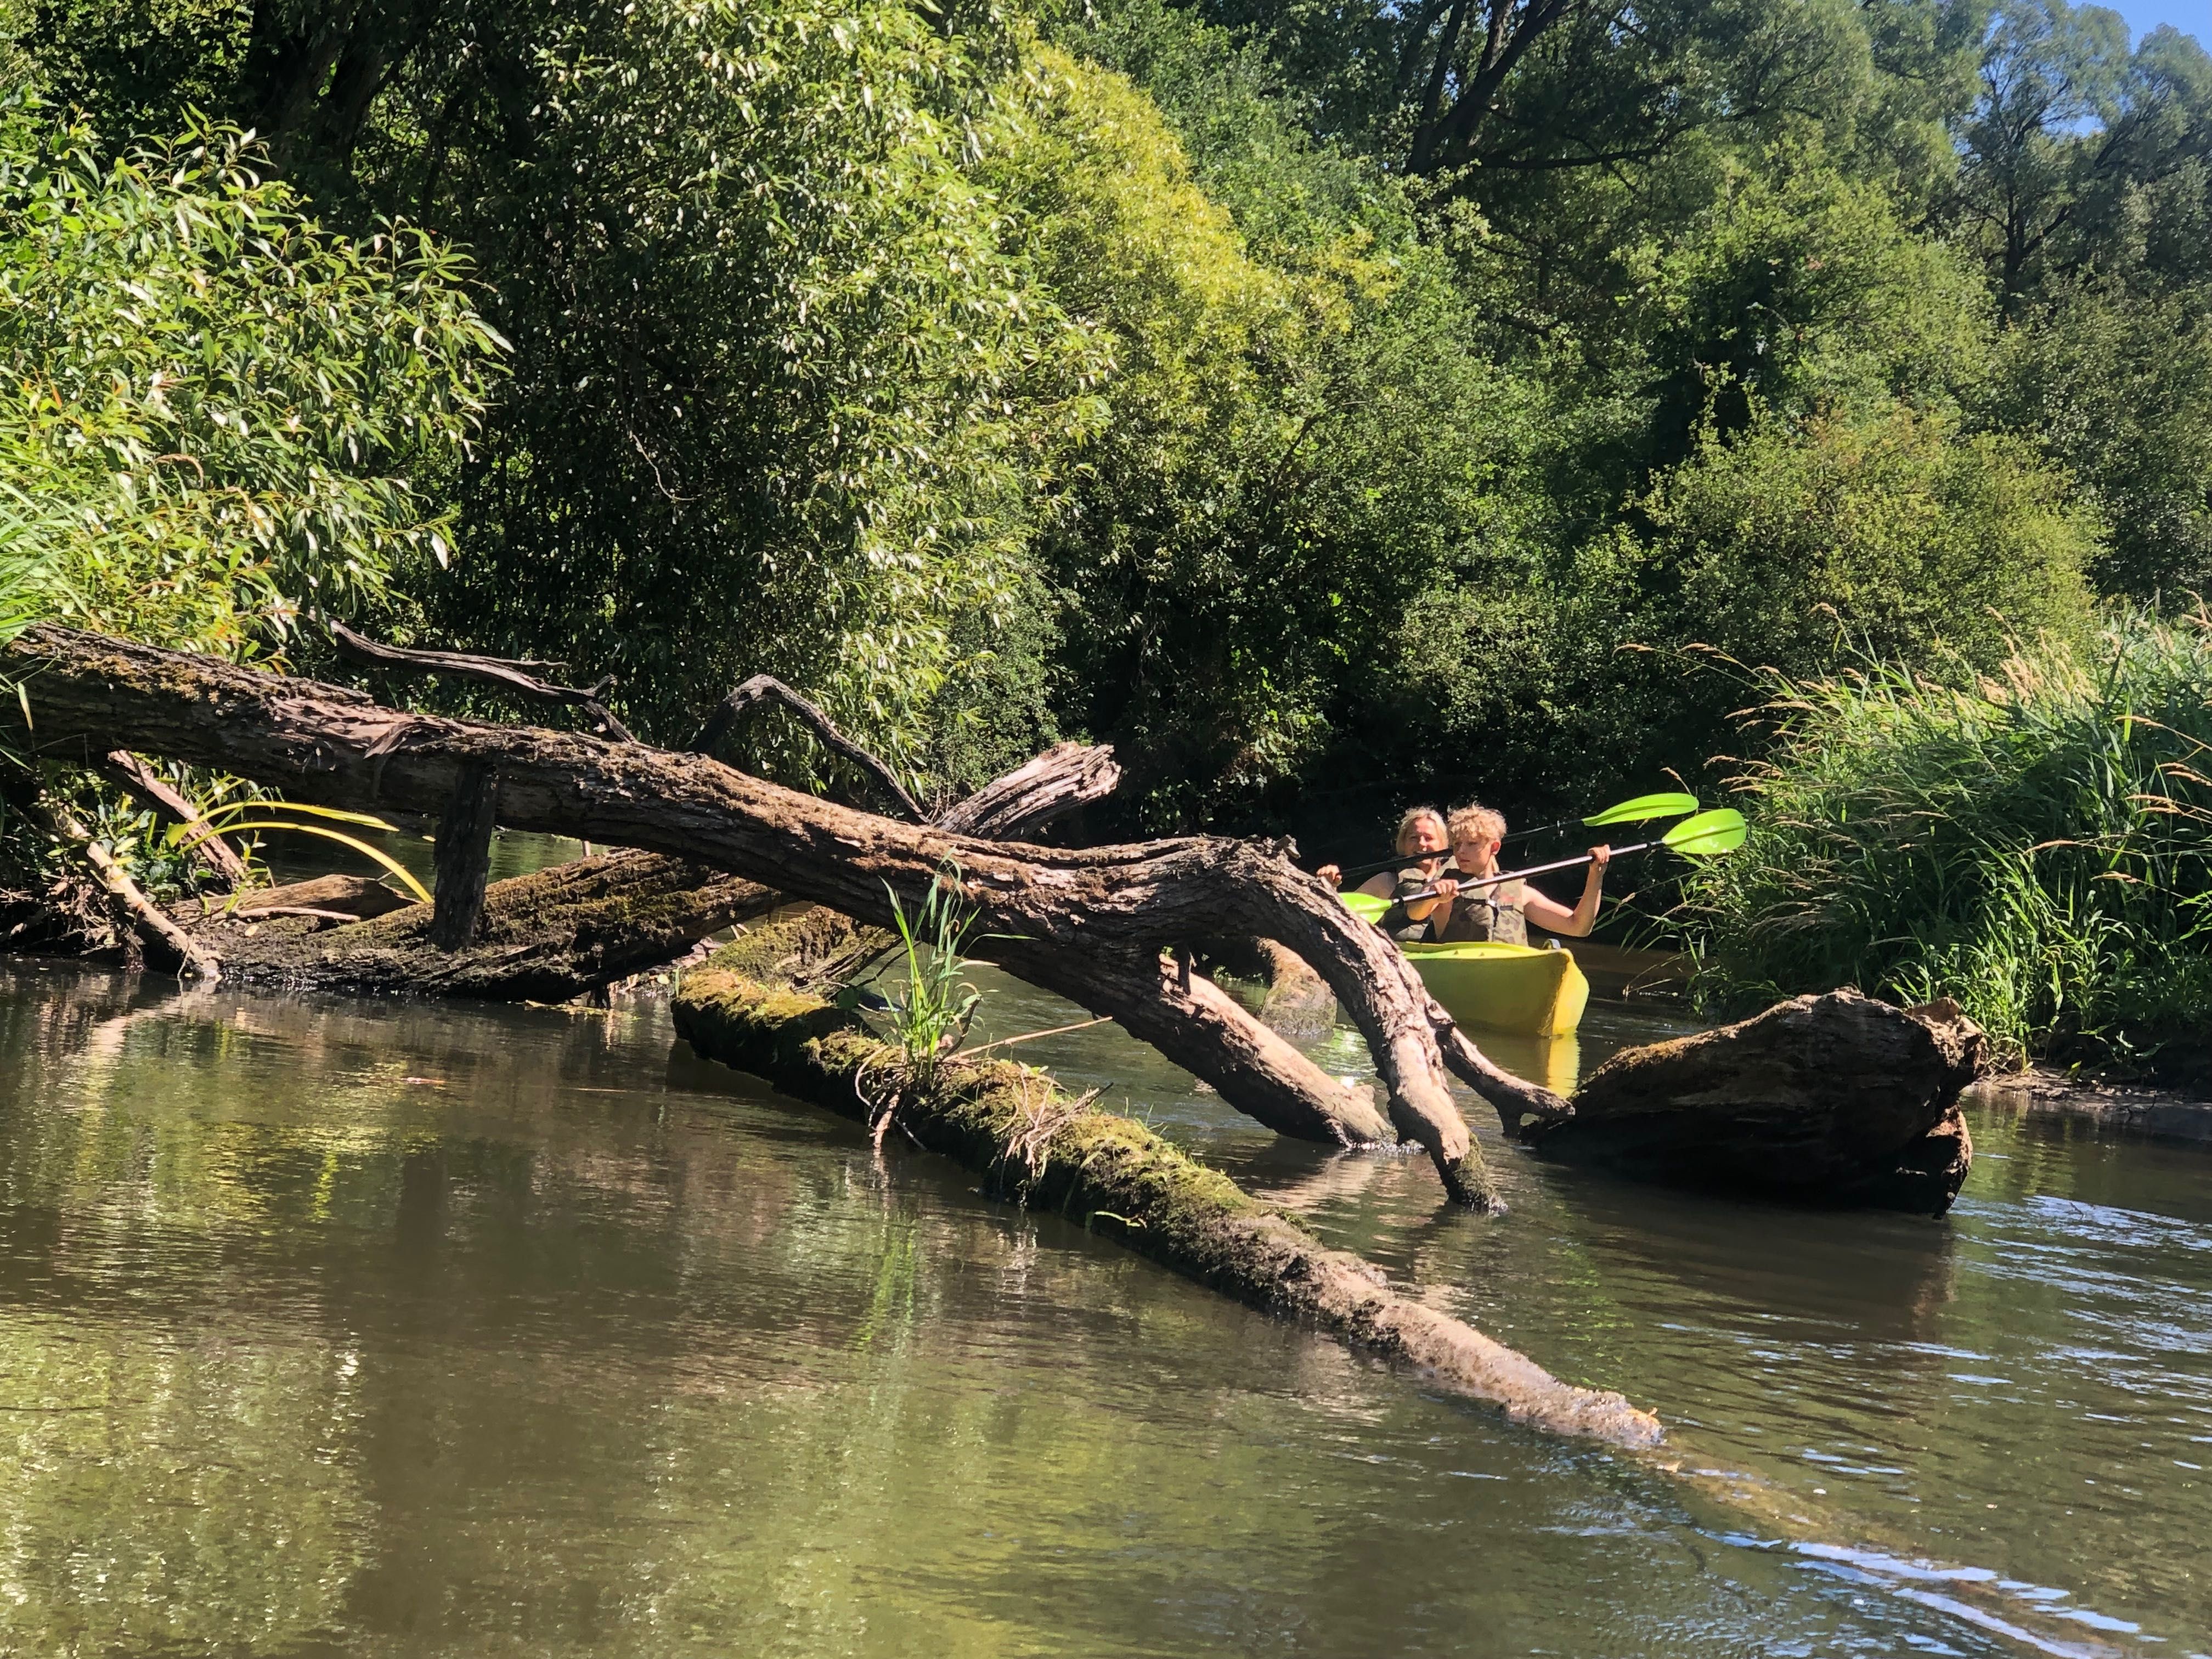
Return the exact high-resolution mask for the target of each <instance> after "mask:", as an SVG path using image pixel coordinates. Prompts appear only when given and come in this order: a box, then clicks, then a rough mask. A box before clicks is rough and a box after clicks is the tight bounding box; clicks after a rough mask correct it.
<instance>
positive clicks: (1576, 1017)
mask: <svg viewBox="0 0 2212 1659" xmlns="http://www.w3.org/2000/svg"><path fill="white" fill-rule="evenodd" d="M1399 948H1400V949H1401V950H1402V951H1405V953H1406V959H1407V961H1408V962H1410V963H1413V966H1414V967H1415V968H1417V969H1419V970H1420V975H1421V982H1422V983H1423V984H1425V985H1426V986H1427V987H1429V994H1430V995H1431V996H1432V997H1434V998H1435V999H1436V1000H1437V1001H1438V1002H1441V1003H1443V1006H1444V1008H1445V1010H1446V1011H1447V1012H1449V1014H1450V1015H1451V1017H1452V1018H1454V1019H1455V1020H1457V1021H1458V1022H1459V1023H1460V1024H1462V1025H1479V1026H1482V1027H1485V1028H1486V1029H1488V1030H1493V1031H1513V1032H1517V1033H1518V1034H1519V1035H1521V1036H1534V1037H1554V1036H1566V1035H1567V1034H1568V1033H1570V1032H1571V1031H1572V1030H1574V1029H1575V1027H1577V1025H1579V1024H1582V1023H1583V1009H1584V1008H1585V1007H1587V1006H1589V981H1588V980H1586V979H1584V978H1583V970H1582V969H1579V968H1577V967H1576V966H1575V953H1574V952H1573V951H1540V950H1538V949H1536V948H1535V947H1534V945H1495V944H1492V943H1491V942H1489V941H1488V940H1470V941H1468V942H1467V943H1465V944H1462V945H1401V946H1400V947H1399Z"/></svg>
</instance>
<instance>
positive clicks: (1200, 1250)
mask: <svg viewBox="0 0 2212 1659" xmlns="http://www.w3.org/2000/svg"><path fill="white" fill-rule="evenodd" d="M786 945H790V946H791V947H792V948H793V950H794V951H807V950H809V949H812V948H818V945H814V946H810V945H808V944H807V943H806V942H805V941H803V940H800V941H793V939H790V938H788V937H787V936H785V935H784V934H783V933H781V932H780V930H778V929H773V928H772V929H769V930H766V936H765V937H761V936H757V937H755V938H754V939H749V940H744V941H741V942H740V944H739V945H737V946H734V947H732V948H731V949H729V950H727V951H722V952H720V953H718V954H717V955H716V956H715V957H714V958H713V959H712V960H710V961H709V962H708V963H707V964H706V965H705V966H704V967H702V968H700V969H695V970H694V971H693V972H692V973H690V974H689V975H686V976H685V978H684V985H683V987H682V989H681V990H680V991H679V992H678V994H677V998H676V1003H675V1011H676V1025H677V1030H678V1031H679V1032H680V1033H681V1034H682V1035H683V1036H684V1037H685V1038H686V1039H687V1040H689V1042H690V1044H691V1046H692V1047H693V1048H695V1049H696V1050H697V1051H698V1052H699V1053H700V1054H703V1055H705V1056H706V1057H708V1058H709V1059H712V1060H720V1061H721V1062H723V1063H724V1064H726V1065H729V1066H736V1067H738V1068H739V1069H740V1070H743V1071H747V1072H750V1073H753V1074H755V1075H756V1076H758V1077H762V1078H764V1079H767V1080H768V1081H769V1082H770V1083H773V1084H775V1085H776V1087H777V1088H779V1089H781V1091H783V1092H785V1093H786V1094H788V1095H792V1096H794V1097H798V1098H799V1099H802V1100H806V1101H811V1102H813V1103H816V1104H817V1105H821V1106H825V1107H828V1108H829V1109H830V1110H831V1111H834V1112H836V1113H838V1114H840V1115H842V1116H845V1117H848V1118H856V1119H860V1120H861V1121H866V1120H867V1118H868V1115H869V1114H870V1111H871V1109H872V1100H871V1098H870V1095H869V1091H871V1090H876V1091H880V1090H882V1089H884V1088H885V1087H887V1086H888V1085H889V1084H890V1080H891V1079H894V1078H896V1077H899V1076H900V1075H901V1072H900V1068H901V1065H902V1057H901V1055H900V1054H899V1051H898V1050H897V1049H896V1048H890V1047H889V1046H888V1045H886V1044H884V1043H881V1042H877V1041H876V1040H875V1039H874V1038H873V1037H872V1036H869V1035H868V1033H867V1030H866V1028H865V1027H864V1026H863V1025H862V1024H861V1023H860V1020H859V1018H857V1017H856V1016H854V1015H853V1014H849V1013H846V1012H841V1011H840V1010H839V1009H837V1008H836V1007H834V1006H831V1005H830V1004H829V1003H826V1002H824V1001H823V1000H820V999H819V998H817V997H812V996H809V995H807V994H804V993H801V992H798V991H794V990H792V989H790V988H789V987H784V986H780V985H775V984H772V983H769V982H767V981H765V980H764V979H763V978H762V977H756V976H755V975H764V974H767V973H768V972H769V970H770V969H772V967H773V963H774V962H775V960H777V959H778V958H779V957H780V955H781V953H782V952H783V951H784V949H785V947H786ZM748 970H750V971H748ZM896 1121H897V1122H898V1124H899V1125H900V1126H901V1127H902V1129H903V1130H904V1132H905V1133H907V1134H908V1136H909V1137H910V1138H911V1139H913V1140H914V1141H915V1143H917V1144H918V1145H920V1146H922V1147H923V1148H925V1149H927V1150H928V1151H931V1152H939V1153H942V1154H944V1155H945V1156H946V1157H949V1158H953V1159H955V1160H956V1161H957V1162H959V1163H961V1164H965V1165H966V1166H967V1167H968V1168H969V1169H971V1170H977V1171H979V1172H980V1173H981V1175H982V1176H984V1178H985V1180H986V1182H987V1183H989V1187H990V1189H991V1190H992V1191H993V1192H994V1193H995V1194H1000V1195H1002V1196H1006V1197H1009V1198H1013V1199H1016V1200H1020V1201H1024V1202H1026V1203H1028V1204H1029V1205H1030V1206H1033V1207H1035V1208H1036V1209H1040V1210H1051V1211H1054V1212H1058V1213H1060V1214H1061V1215H1063V1216H1066V1217H1067V1218H1070V1219H1071V1220H1074V1221H1076V1222H1078V1223H1079V1224H1080V1225H1084V1226H1085V1227H1086V1228H1091V1229H1093V1230H1095V1231H1099V1232H1101V1233H1103V1234H1104V1235H1105V1236H1106V1237H1110V1238H1113V1239H1115V1240H1117V1241H1118V1242H1120V1243H1122V1244H1125V1245H1127V1247H1128V1248H1129V1249H1133V1250H1135V1251H1137V1252H1138V1253H1139V1254H1140V1255H1146V1256H1149V1257H1151V1258H1152V1260H1153V1261H1158V1262H1160V1263H1161V1264H1163V1265H1164V1266H1166V1267H1171V1268H1173V1269H1174V1270H1175V1271H1176V1272H1177V1273H1182V1274H1183V1275H1184V1276H1185V1277H1187V1278H1189V1279H1195V1280H1197V1281H1198V1282H1199V1283H1200V1284H1201V1285H1207V1286H1209V1287H1210V1288H1212V1289H1213V1290H1216V1291H1220V1292H1222V1293H1223V1294H1225V1295H1227V1296H1231V1297H1235V1298H1236V1299H1237V1300H1238V1301H1240V1302H1243V1303H1244V1304H1246V1305H1248V1306H1250V1307H1254V1308H1257V1309H1260V1310H1263V1311H1265V1312H1267V1313H1270V1314H1273V1315H1274V1316H1277V1317H1278V1318H1283V1319H1291V1320H1295V1321H1297V1322H1299V1323H1301V1324H1304V1325H1307V1326H1310V1327H1311V1328H1314V1329H1316V1330H1319V1331H1322V1332H1324V1333H1326V1334H1328V1335H1329V1336H1331V1337H1333V1338H1334V1339H1335V1340H1338V1341H1340V1342H1341V1343H1343V1344H1344V1345H1345V1346H1346V1347H1349V1348H1352V1349H1353V1350H1354V1351H1355V1352H1362V1353H1366V1354H1370V1355H1373V1356H1375V1357H1376V1358H1382V1359H1384V1360H1386V1361H1389V1362H1391V1363H1393V1364H1401V1365H1405V1366H1407V1367H1410V1368H1413V1369H1414V1370H1418V1371H1419V1373H1420V1374H1421V1375H1422V1376H1423V1377H1424V1379H1425V1381H1427V1382H1429V1383H1432V1384H1433V1385H1435V1386H1437V1387H1440V1388H1443V1389H1448V1390H1449V1391H1450V1392H1452V1393H1455V1394H1458V1395H1465V1396H1468V1397H1469V1398H1472V1399H1475V1400H1481V1401H1488V1402H1491V1403H1492V1404H1495V1405H1498V1406H1500V1407H1504V1413H1505V1415H1506V1417H1507V1418H1508V1419H1510V1420H1511V1421H1513V1422H1516V1423H1520V1424H1524V1425H1528V1426H1529V1427H1531V1428H1535V1429H1541V1430H1543V1431H1547V1432H1549V1433H1553V1434H1562V1435H1574V1436H1583V1437H1590V1438H1593V1439H1597V1440H1601V1441H1605V1442H1608V1443H1612V1444H1613V1445H1618V1446H1624V1447H1647V1446H1653V1445H1656V1444H1657V1443H1659V1442H1660V1440H1661V1439H1662V1437H1663V1431H1662V1429H1661V1427H1660V1425H1659V1421H1658V1419H1656V1418H1655V1417H1653V1416H1652V1415H1651V1414H1650V1413H1648V1412H1643V1411H1639V1410H1638V1409H1637V1408H1636V1407H1633V1406H1632V1405H1630V1404H1629V1402H1628V1401H1626V1400H1625V1399H1624V1398H1622V1397H1621V1396H1620V1395H1618V1394H1614V1393H1612V1392H1609V1391H1607V1392H1601V1391H1598V1390H1595V1389H1582V1388H1577V1387H1575V1386H1573V1385H1572V1384H1571V1383H1562V1382H1561V1381H1559V1379H1558V1378H1557V1377H1555V1376H1552V1375H1551V1374H1550V1373H1549V1372H1547V1371H1546V1370H1544V1369H1543V1368H1542V1367H1541V1366H1540V1365H1538V1364H1536V1363H1535V1362H1534V1360H1532V1359H1529V1358H1527V1357H1526V1356H1525V1355H1522V1354H1520V1353H1516V1352H1514V1351H1513V1350H1512V1349H1510V1348H1508V1347H1505V1346H1503V1345H1502V1344H1500V1343H1498V1342H1496V1341H1494V1340H1492V1339H1491V1338H1489V1337H1487V1336H1485V1335H1484V1334H1482V1333H1481V1332H1480V1331H1478V1330H1475V1329H1474V1328H1472V1327H1470V1326H1468V1325H1466V1324H1463V1323H1462V1322H1460V1321H1458V1320H1456V1319H1453V1318H1451V1317H1449V1316H1448V1315H1444V1314H1440V1313H1438V1312H1437V1311H1436V1310H1433V1309H1431V1308H1429V1307H1427V1306H1425V1305H1424V1304H1422V1303H1420V1302H1419V1301H1416V1300H1413V1298H1411V1297H1405V1296H1401V1295H1400V1294H1399V1293H1398V1292H1396V1291H1394V1290H1393V1289H1392V1288H1391V1287H1390V1285H1389V1281H1388V1280H1387V1279H1385V1278H1384V1277H1383V1273H1381V1272H1380V1271H1379V1270H1378V1269H1376V1268H1375V1267H1371V1266H1370V1265H1369V1264H1368V1263H1367V1262H1365V1261H1362V1260H1360V1258H1358V1256H1356V1255H1351V1254H1349V1253H1348V1252H1346V1251H1342V1250H1332V1249H1328V1248H1327V1247H1326V1246H1324V1245H1322V1244H1321V1243H1318V1242H1316V1240H1315V1238H1314V1237H1313V1236H1312V1235H1311V1234H1310V1233H1308V1232H1307V1231H1305V1230H1304V1228H1302V1227H1300V1226H1299V1225H1297V1222H1296V1221H1294V1220H1292V1219H1291V1218H1289V1217H1287V1216H1285V1215H1284V1214H1282V1213H1281V1212H1279V1211H1276V1210H1273V1209H1270V1208H1269V1207H1267V1206H1265V1205H1263V1204H1261V1202H1260V1201H1259V1200H1256V1199H1255V1198H1253V1197H1251V1196H1250V1195H1249V1194H1247V1193H1245V1192H1244V1191H1243V1190H1242V1189H1241V1188H1238V1187H1237V1185H1236V1184H1235V1183H1234V1182H1231V1181H1230V1180H1229V1179H1228V1177H1227V1176H1223V1175H1221V1174H1219V1173H1218V1172H1217V1171H1215V1170H1209V1169H1207V1168H1206V1167H1205V1166H1204V1165H1203V1164H1197V1163H1195V1162H1194V1161H1193V1160H1192V1159H1190V1158H1188V1157H1186V1156H1185V1155H1184V1154H1182V1152H1178V1151H1176V1149H1175V1148H1174V1147H1173V1146H1170V1145H1168V1143H1167V1142H1165V1141H1164V1140H1162V1139H1159V1138H1158V1136H1157V1135H1155V1134H1153V1133H1152V1131H1151V1130H1149V1129H1147V1128H1146V1127H1144V1126H1143V1125H1142V1124H1139V1123H1136V1122H1133V1121H1131V1120H1130V1119H1128V1118H1125V1117H1119V1116H1115V1115H1112V1114H1110V1113H1107V1112H1102V1111H1098V1110H1096V1109H1091V1107H1090V1106H1089V1103H1087V1102H1084V1101H1072V1100H1069V1099H1067V1098H1066V1097H1064V1096H1063V1095H1061V1094H1060V1091H1058V1090H1057V1089H1056V1088H1054V1085H1053V1084H1052V1082H1051V1079H1048V1078H1047V1077H1046V1076H1044V1075H1043V1074H1042V1073H1039V1072H1036V1071H1032V1070H1030V1069H1028V1068H1026V1067H1024V1066H1018V1065H1015V1064H1014V1063H1012V1061H1008V1060H959V1059H957V1057H956V1058H955V1059H954V1060H951V1061H950V1062H948V1063H946V1064H945V1065H944V1066H940V1067H939V1070H938V1072H937V1074H936V1075H935V1077H934V1078H933V1079H927V1080H921V1081H916V1080H915V1079H910V1078H908V1079H904V1080H903V1081H902V1085H901V1090H900V1100H899V1106H898V1116H897V1119H896Z"/></svg>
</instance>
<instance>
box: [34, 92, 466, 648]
mask: <svg viewBox="0 0 2212 1659" xmlns="http://www.w3.org/2000/svg"><path fill="white" fill-rule="evenodd" d="M247 163H248V157H247V154H246V148H245V144H244V141H243V140H242V138H241V137H240V135H238V134H237V133H235V132H229V131H222V130H221V129H216V128H199V129H196V130H194V131H189V132H187V133H186V134H185V136H184V137H181V138H179V140H178V141H176V142H175V143H173V144H170V145H167V146H165V147H162V148H159V149H139V150H137V151H134V152H132V153H131V154H130V155H127V156H121V157H116V156H111V155H108V154H106V152H105V151H103V150H102V149H100V146H99V144H98V142H97V140H96V139H95V138H94V135H93V134H92V133H91V132H90V131H89V130H88V129H87V128H85V127H83V126H81V125H78V126H64V125H58V124H57V123H56V122H55V121H54V120H53V119H52V117H51V115H50V113H49V112H47V111H46V110H45V109H43V108H42V107H41V106H40V105H38V104H37V103H36V101H35V100H26V99H21V98H18V99H16V100H15V101H13V102H11V103H9V104H7V105H6V106H4V107H0V368H3V369H4V373H5V377H6V381H7V387H8V390H7V394H6V397H5V399H4V402H0V467H4V469H5V471H6V475H7V477H8V479H9V501H8V502H7V503H6V504H5V507H4V512H5V516H6V536H7V540H8V543H9V554H10V556H11V557H12V558H13V559H14V560H15V561H16V562H18V563H19V564H21V565H27V567H28V568H30V569H31V570H33V571H34V572H36V573H37V574H36V576H35V578H34V579H32V578H19V580H28V581H29V583H30V590H31V591H33V592H36V594H37V595H38V597H39V599H40V603H41V605H42V606H43V608H46V609H48V610H51V611H57V612H58V613H60V614H62V615H64V616H68V617H71V618H72V619H74V620H76V621H78V622H80V623H82V624H84V625H87V626H91V627H95V628H100V629H106V630H109V631H112V632H117V633H123V634H127V635H134V636H137V637H140V638H146V639H151V640H155V641H161V642H164V643H179V644H191V645H194V646H197V647H202V648H206V649H212V650H216V651H219V652H224V653H240V652H244V651H247V650H250V649H252V648H255V647H257V646H259V645H266V644H267V643H269V642H270V641H274V640H276V639H280V638H281V637H282V636H283V634H284V632H285V630H286V629H287V628H288V627H289V623H290V621H291V618H292V617H294V616H295V614H296V613H297V612H298V611H299V610H300V609H301V607H302V606H303V605H311V604H323V605H337V606H348V607H350V606H358V605H366V604H373V603H374V602H376V601H377V600H379V599H380V598H381V597H382V596H383V594H384V593H385V592H386V584H387V582H388V580H390V577H391V574H392V570H393V568H394V567H395V565H397V564H399V563H401V562H405V561H407V560H409V559H410V557H413V556H416V555H418V554H419V555H420V556H421V557H422V559H423V560H424V561H426V562H427V561H428V559H429V558H430V557H432V556H436V557H439V558H443V557H444V556H446V554H447V548H448V544H449V538H450V537H451V536H452V534H453V531H452V525H451V520H450V518H449V517H448V516H447V513H444V512H443V511H442V510H441V507H440V506H439V504H438V503H437V501H436V499H435V496H436V489H435V485H436V480H437V477H438V475H439V474H440V472H441V471H444V470H447V469H450V467H451V466H452V465H453V461H454V459H455V458H456V456H457V455H458V454H459V452H460V450H461V449H462V448H463V447H464V446H465V443H466V442H467V440H468V435H469V434H470V432H471V429H472V428H474V426H475V425H476V423H477V421H478V419H479V418H480V416H481V415H482V412H483V399H484V394H485V385H486V375H487V369H488V365H489V359H490V356H491V353H492V351H493V349H495V345H496V337H495V336H494V335H493V334H492V333H491V332H490V331H489V329H488V328H487V327H486V326H485V325H484V324H483V322H482V321H481V320H480V319H478V317H477V314H476V313H475V311H474V310H473V308H472V307H471V304H470V302H469V300H468V298H467V296H466V295H465V292H464V290H463V288H462V286H461V276H462V270H463V266H462V263H461V261H460V260H459V258H458V257H457V256H456V255H455V254H453V252H451V251H450V250H449V249H447V248H446V247H444V246H441V245H440V244H437V243H435V242H434V241H432V240H430V239H428V238H427V237H425V236H423V235H422V234H420V233H419V232H416V231H412V230H408V229H405V228H398V227H387V228H383V229H381V230H380V231H379V232H378V233H376V234H374V235H372V236H369V237H368V238H366V239H362V240H351V239H342V238H338V237H334V236H331V235H330V234H326V233H325V232H324V231H322V230H321V229H320V228H319V227H318V226H316V225H315V223H314V222H313V221H311V220H309V219H307V218H305V217H303V216H302V215H301V211H300V207H299V204H298V203H297V201H296V198H295V197H293V196H292V194H291V193H290V192H289V190H287V189H286V188H285V187H284V186H283V185H277V184H273V183H268V182H264V181H262V180H259V179H257V178H256V177H255V176H254V174H253V173H252V170H251V168H250V167H249V166H248V164H247ZM417 480H420V481H421V482H422V484H423V485H427V486H428V489H427V491H426V490H425V489H423V488H421V487H418V483H417V482H416V481H417ZM426 494H427V495H428V500H426V499H425V496H426Z"/></svg>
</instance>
